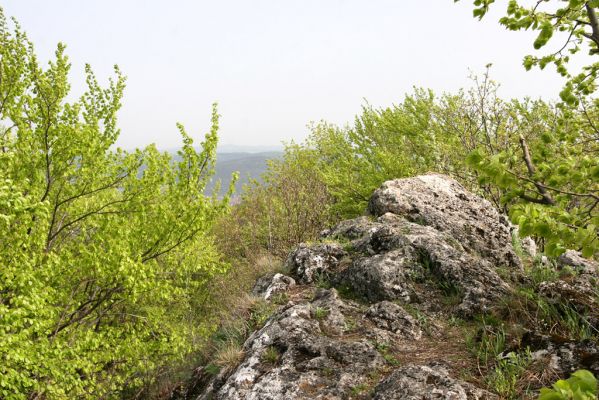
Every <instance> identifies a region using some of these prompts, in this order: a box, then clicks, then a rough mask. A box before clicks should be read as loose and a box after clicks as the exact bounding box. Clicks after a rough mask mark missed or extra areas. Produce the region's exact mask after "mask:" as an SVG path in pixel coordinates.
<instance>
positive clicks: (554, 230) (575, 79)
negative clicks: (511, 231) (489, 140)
mask: <svg viewBox="0 0 599 400" xmlns="http://www.w3.org/2000/svg"><path fill="white" fill-rule="evenodd" d="M492 3H494V0H476V1H474V6H475V8H474V16H475V17H478V18H482V17H483V16H484V15H485V14H486V13H487V12H488V10H489V7H490V5H491V4H492ZM598 7H599V2H598V1H593V0H591V1H577V0H567V1H566V0H562V1H557V2H548V1H542V0H538V1H535V2H533V4H532V5H530V6H525V5H522V4H521V2H519V1H516V0H510V1H509V2H508V7H507V12H506V15H505V16H504V17H502V18H501V19H500V23H501V24H502V25H504V26H505V27H506V28H508V29H510V30H514V31H519V30H529V29H530V30H534V31H537V32H538V36H537V38H536V40H535V41H534V43H533V46H534V48H535V49H541V48H543V47H544V46H546V45H547V44H548V43H550V41H551V40H552V38H554V39H555V40H561V41H562V42H561V47H560V48H559V49H558V50H557V51H555V52H551V53H549V54H546V55H544V56H542V57H536V56H532V55H529V56H526V57H525V59H524V66H525V68H526V69H530V68H531V67H533V66H538V67H540V68H544V67H545V66H546V65H548V64H550V63H553V64H554V65H555V66H556V68H557V71H558V72H559V73H560V74H561V75H562V76H564V77H566V78H567V81H566V85H565V87H564V89H563V90H562V91H561V93H560V97H561V98H562V100H563V103H562V104H560V105H559V106H558V107H556V108H555V109H554V110H549V112H548V113H547V115H546V117H545V119H544V122H543V123H541V124H538V125H536V126H535V131H531V132H530V133H528V134H527V133H521V134H519V135H518V143H517V144H516V143H512V145H511V146H510V147H509V148H507V149H505V150H504V151H502V152H500V153H499V154H495V155H493V156H492V157H488V156H486V155H485V154H483V153H482V152H481V151H480V149H478V150H477V151H474V152H473V153H472V154H471V155H470V157H469V162H470V165H471V166H473V167H474V168H475V169H476V170H477V171H478V172H479V173H480V174H481V175H482V176H483V178H482V180H483V181H484V182H486V184H492V185H495V186H497V187H498V188H499V190H500V191H501V192H502V193H504V194H505V196H504V201H506V202H511V201H516V202H517V203H518V205H517V206H516V207H513V208H512V209H511V217H512V220H513V221H514V222H516V223H518V225H519V226H520V228H521V229H520V232H521V233H522V234H523V235H527V234H532V235H536V236H538V237H540V238H541V239H542V240H543V241H545V242H546V243H545V244H546V251H547V253H548V254H550V255H559V254H560V253H562V252H563V251H565V249H566V248H574V249H579V250H581V251H582V252H583V254H584V255H585V256H587V257H591V256H596V255H597V253H598V252H599V239H598V236H599V230H598V227H599V213H598V211H597V210H598V207H597V205H598V204H599V148H598V147H597V146H598V144H599V130H598V129H597V127H598V126H599V124H598V120H597V116H598V110H599V101H598V100H597V99H593V98H592V96H591V95H592V94H593V93H594V92H595V90H596V78H597V71H598V70H599V62H596V61H594V57H596V56H597V55H598V54H599V47H598V46H599V21H598V19H597V14H596V13H597V9H598ZM555 33H557V34H556V35H554V34H555ZM585 47H586V48H587V49H588V53H589V55H590V56H591V58H590V59H589V62H588V63H586V65H585V66H584V67H583V68H582V72H580V73H571V72H570V71H569V70H568V68H567V66H568V63H569V61H570V56H571V55H573V54H576V53H579V52H580V51H581V49H583V48H585ZM518 114H519V115H518V119H517V121H516V122H517V123H518V124H522V123H527V121H528V120H527V116H526V113H523V112H520V111H519V112H518Z"/></svg>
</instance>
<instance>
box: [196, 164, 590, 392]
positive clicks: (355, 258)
mask: <svg viewBox="0 0 599 400" xmlns="http://www.w3.org/2000/svg"><path fill="white" fill-rule="evenodd" d="M369 211H370V213H371V215H370V216H364V217H359V218H356V219H353V220H348V221H343V222H341V223H339V224H338V225H337V226H335V227H333V228H331V229H329V230H326V231H324V232H323V233H322V238H323V241H322V243H317V244H312V245H306V244H304V245H301V246H299V247H298V248H297V249H296V250H295V251H293V252H292V253H291V254H290V255H289V257H288V260H287V267H288V270H289V271H290V272H291V275H292V277H287V276H284V275H281V274H276V275H274V276H273V275H271V276H268V277H265V278H264V279H261V280H260V281H259V282H258V283H257V285H256V289H255V294H256V295H259V296H262V297H263V298H266V299H269V298H271V297H272V296H273V295H274V294H276V293H283V292H288V293H289V297H286V298H285V301H286V302H287V303H286V304H285V305H281V306H280V307H279V309H278V311H276V312H275V314H274V315H273V316H272V317H271V318H270V319H269V320H268V322H267V323H266V324H265V325H264V326H263V327H262V328H261V329H259V330H257V331H256V332H254V333H253V334H252V335H251V336H250V337H249V338H248V339H247V340H246V342H245V344H244V345H243V352H244V357H243V360H242V361H241V363H240V364H239V365H238V366H236V367H235V368H232V369H224V370H221V371H220V373H219V374H218V375H217V376H215V377H212V378H211V379H209V380H208V381H207V382H206V384H205V385H204V389H203V391H202V394H201V395H200V396H199V397H198V399H200V400H208V399H214V400H224V399H248V400H269V399H273V400H274V399H277V400H279V399H321V400H325V399H327V400H335V399H339V400H341V399H378V400H391V399H414V400H416V399H418V400H420V399H464V400H468V399H494V398H497V396H495V395H494V394H492V393H490V392H488V391H485V390H483V389H482V388H481V387H478V386H477V382H466V381H464V380H463V378H461V376H460V371H462V370H463V365H464V364H463V363H464V359H467V358H468V357H471V355H470V354H469V353H468V352H467V351H464V353H463V354H461V353H459V351H457V353H456V348H457V347H458V346H457V345H455V343H458V344H460V343H461V345H462V347H464V348H465V345H464V341H465V338H464V337H463V333H462V332H460V331H459V330H456V329H457V328H456V329H454V328H452V327H451V325H450V324H448V322H447V321H448V319H449V318H458V317H461V318H463V319H466V320H467V319H469V318H471V317H473V316H475V315H480V314H483V313H487V312H489V311H491V310H493V309H494V308H495V307H497V306H498V305H500V304H501V302H502V299H505V298H506V297H507V296H509V295H510V294H511V293H512V292H513V286H512V285H513V283H512V282H511V281H510V280H509V279H510V278H509V276H510V274H515V275H518V274H519V273H520V272H521V271H522V265H521V261H520V259H519V258H518V257H517V256H516V253H515V252H514V249H513V247H512V237H511V233H510V228H509V224H508V223H507V221H506V219H505V218H504V217H503V216H502V215H500V214H499V213H498V212H497V211H496V210H495V209H494V208H493V207H492V206H491V204H490V203H488V202H487V201H485V200H483V199H481V198H479V197H477V196H475V195H473V194H472V193H470V192H468V191H467V190H465V189H464V188H463V187H462V186H461V185H460V184H459V183H457V182H456V181H454V180H452V179H450V178H448V177H445V176H442V175H425V176H419V177H415V178H410V179H400V180H394V181H389V182H386V183H384V184H383V185H382V187H381V188H379V189H377V190H376V191H375V193H374V195H373V196H372V198H371V200H370V203H369ZM583 261H584V260H583ZM583 261H581V260H580V259H578V258H576V257H575V256H574V255H572V254H569V255H568V256H567V257H564V260H562V262H563V263H564V264H570V265H571V264H576V263H578V264H576V265H578V266H577V267H576V268H580V269H583V270H584V272H585V273H589V274H590V272H588V271H590V270H592V269H593V268H594V266H593V265H590V264H588V263H586V264H584V265H583V266H580V264H581V263H583ZM581 279H582V278H581ZM585 279H586V278H585ZM296 282H297V285H296ZM584 282H585V285H586V286H585V288H587V289H588V290H587V291H585V292H584V293H583V294H581V295H580V296H578V297H584V296H586V297H584V299H582V300H581V302H583V303H584V304H587V305H588V304H589V302H593V301H596V299H595V298H594V297H593V290H592V288H588V287H587V286H588V279H587V280H585V281H584ZM573 284H574V283H567V282H563V283H559V282H557V283H556V282H554V283H546V284H545V283H544V284H541V285H540V288H541V289H540V290H544V291H546V292H547V298H548V299H552V298H554V297H559V296H566V297H568V296H569V297H573V295H572V291H573V290H575V288H574V287H571V286H568V285H573ZM329 285H330V286H329ZM316 286H319V287H316ZM290 288H293V290H292V291H290ZM578 297H577V298H578ZM570 300H571V301H572V302H573V304H574V305H575V306H576V307H579V309H580V310H582V309H583V308H584V305H581V304H576V303H575V300H573V299H570ZM593 304H595V303H593ZM535 338H537V339H535V340H536V342H535V346H534V348H533V349H532V350H534V351H535V353H534V356H535V357H537V358H538V357H543V356H545V355H546V356H547V357H552V362H553V363H554V364H556V363H558V364H559V360H564V361H563V362H562V364H563V365H562V364H560V365H562V367H561V368H562V370H563V371H565V370H566V369H568V368H569V369H572V368H575V367H576V366H577V365H578V366H579V365H581V364H580V362H579V361H580V357H582V356H581V355H579V353H580V354H582V350H580V351H579V352H578V353H577V351H578V350H577V349H579V347H580V345H576V344H573V343H562V344H560V345H559V346H558V345H554V344H552V343H550V339H547V337H545V336H542V337H541V339H538V337H537V336H535ZM533 341H534V340H532V339H531V343H532V342H533ZM577 346H578V347H577ZM580 348H581V349H582V348H584V350H588V351H591V352H592V351H595V350H596V346H595V347H593V345H590V344H586V345H585V346H583V347H580ZM456 354H457V355H458V356H460V354H461V356H462V357H461V358H460V357H456ZM587 358H588V357H587ZM556 360H557V361H556ZM593 360H594V359H593ZM593 362H594V361H593ZM593 365H594V364H593ZM563 371H562V372H563Z"/></svg>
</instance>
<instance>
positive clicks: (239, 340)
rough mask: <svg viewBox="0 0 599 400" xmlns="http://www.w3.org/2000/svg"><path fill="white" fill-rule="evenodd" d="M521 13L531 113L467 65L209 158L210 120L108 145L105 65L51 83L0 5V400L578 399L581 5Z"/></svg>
mask: <svg viewBox="0 0 599 400" xmlns="http://www.w3.org/2000/svg"><path fill="white" fill-rule="evenodd" d="M525 3H526V4H525ZM534 3H535V4H536V5H535V4H533V5H532V6H530V5H529V4H528V3H527V2H520V1H515V0H511V1H509V2H507V4H508V7H507V11H506V13H505V15H504V16H503V17H502V18H501V20H500V23H501V24H502V25H503V26H505V27H506V28H507V29H509V30H513V31H520V30H528V31H532V32H534V33H535V34H536V35H537V36H536V39H535V40H534V42H533V43H532V47H533V48H534V49H537V50H540V51H544V50H545V49H546V48H547V47H546V46H547V45H549V44H556V45H557V46H558V51H557V52H554V51H553V50H548V51H547V53H546V54H543V55H539V54H540V53H538V52H535V53H534V55H531V56H526V58H525V59H524V61H523V63H524V67H525V68H526V69H532V68H533V67H539V68H541V69H543V68H545V67H547V68H549V67H552V68H555V69H556V71H557V74H559V75H560V76H562V77H563V79H564V85H563V89H562V90H561V92H560V93H556V100H552V99H537V98H528V97H527V98H514V99H510V98H502V97H500V96H499V94H498V87H499V83H498V82H495V81H494V80H493V70H492V67H491V66H487V68H486V69H485V70H483V71H479V74H478V75H477V74H473V76H472V79H471V85H470V86H469V87H465V88H463V89H462V90H459V91H455V92H451V93H436V92H434V91H433V90H432V89H429V88H426V87H421V88H420V87H418V88H414V89H413V91H412V92H410V93H407V94H405V95H403V94H398V99H399V100H398V101H397V102H396V103H395V104H393V105H389V106H383V107H374V106H371V105H368V104H365V105H364V106H363V108H362V110H361V111H360V112H359V113H358V115H356V117H355V119H354V120H353V121H351V122H349V123H347V124H345V125H343V126H338V125H335V124H332V123H330V122H327V121H321V122H317V123H313V124H311V125H310V128H309V134H308V137H307V139H306V140H304V141H298V142H291V143H289V144H287V146H286V147H285V149H284V152H283V153H282V154H279V153H277V152H268V153H258V154H226V153H225V154H219V153H217V145H218V140H219V123H220V121H221V116H220V115H219V112H218V107H217V105H216V104H214V105H213V108H212V114H211V119H210V121H206V126H207V129H206V131H207V133H206V134H205V135H204V136H203V140H202V142H201V143H196V142H194V141H193V139H192V135H190V134H189V133H188V132H187V131H186V130H185V128H184V126H183V125H181V124H177V125H176V126H175V125H173V127H174V129H178V131H179V134H180V136H181V139H182V141H183V145H182V147H181V148H180V149H179V150H178V151H177V152H176V154H173V153H172V152H161V151H159V150H158V149H157V147H156V146H155V145H149V146H147V147H144V148H140V149H136V150H132V151H125V150H122V149H121V148H119V147H117V146H116V141H117V139H118V137H119V134H120V130H119V124H118V113H119V109H120V108H121V106H122V102H125V101H127V99H126V98H124V97H123V93H124V89H125V83H126V82H125V77H124V75H123V73H122V72H121V70H120V69H119V68H118V67H116V66H115V68H114V73H113V75H112V77H111V78H110V80H109V81H108V82H107V83H105V84H102V83H100V82H98V79H97V78H96V76H95V75H94V72H93V68H92V66H89V65H87V66H86V67H85V77H86V87H87V89H86V91H85V92H84V93H83V94H81V93H71V91H70V83H69V82H70V72H71V71H70V67H71V64H70V61H69V59H68V57H67V51H66V47H65V45H63V44H58V46H57V48H56V53H55V55H54V57H53V58H52V60H51V61H50V62H49V63H47V64H44V63H41V62H40V61H39V59H38V56H37V54H36V51H35V48H34V46H33V43H31V41H30V40H29V39H28V36H27V34H26V33H25V31H26V27H25V28H22V27H21V26H20V25H19V24H18V23H17V22H16V21H11V20H8V19H7V18H6V16H5V15H4V14H3V12H2V9H1V8H0V399H7V400H12V399H49V400H52V399H88V398H89V399H169V398H179V399H182V398H189V399H191V398H199V399H210V398H216V399H227V398H230V399H237V398H248V399H256V398H264V399H271V398H272V399H274V398H289V399H294V398H298V399H303V398H306V399H307V398H321V399H325V398H334V399H341V398H343V399H346V398H347V399H379V400H385V399H399V398H413V399H419V398H432V397H423V396H429V394H430V393H433V392H435V391H437V392H435V393H440V396H441V397H438V398H444V399H453V398H459V399H486V398H489V399H491V398H501V399H519V398H530V399H533V398H540V399H545V400H548V399H580V400H584V399H593V398H596V395H597V381H596V379H595V378H594V375H595V376H596V375H597V373H598V372H599V361H598V360H599V352H598V348H599V316H598V315H597V309H598V308H597V306H598V304H599V289H598V286H597V283H598V282H599V267H598V264H597V259H598V258H599V100H598V99H597V97H596V93H597V91H596V78H597V73H598V72H599V61H597V57H599V20H598V18H597V15H596V12H597V11H599V1H594V0H593V1H575V0H568V1H557V2H544V1H539V2H534ZM495 6H499V4H494V1H493V0H485V1H481V0H477V1H474V16H475V17H477V18H479V19H482V18H483V17H484V16H485V15H486V14H487V12H488V10H489V8H490V7H495ZM482 23H493V22H492V21H483V22H481V24H482ZM446 29H450V27H449V26H448V27H446ZM576 55H582V56H583V57H581V58H580V60H582V61H577V62H570V60H571V58H572V59H573V58H574V57H575V56H576ZM456 62H457V61H456ZM514 62H515V63H517V62H518V60H514ZM581 65H582V66H581ZM576 68H579V70H576ZM531 73H534V72H531ZM408 78H409V77H407V78H405V77H404V79H408ZM348 84H350V83H348ZM226 117H227V116H226V115H225V116H223V117H222V118H226ZM267 160H269V161H268V162H266V161H267ZM415 176H418V177H417V178H413V177H415ZM248 177H251V178H256V180H255V181H253V182H251V183H250V184H247V185H242V184H243V183H249V182H250V180H249V179H248ZM216 181H221V182H222V186H221V188H220V190H219V191H215V189H214V188H215V186H214V184H215V182H216ZM242 186H243V187H242ZM233 198H234V199H235V201H232V199H233ZM272 338H278V339H277V340H274V339H272ZM269 340H270V341H269ZM435 351H438V353H435ZM442 362H446V364H443V365H441V364H438V363H442ZM289 371H295V372H294V373H293V374H292V373H290V372H289ZM350 381H351V382H350ZM354 381H355V382H356V383H354ZM555 382H557V383H555ZM415 387H417V388H420V389H418V390H420V391H418V390H417V389H414V388H415ZM456 393H457V394H456ZM454 395H455V396H457V397H452V396H454ZM261 396H262V397H261ZM281 396H283V397H281ZM319 396H320V397H319ZM327 396H329V397H327ZM402 396H404V397H402ZM406 396H407V397H406ZM409 396H412V397H409ZM435 398H437V397H435Z"/></svg>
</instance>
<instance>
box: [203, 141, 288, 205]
mask: <svg viewBox="0 0 599 400" xmlns="http://www.w3.org/2000/svg"><path fill="white" fill-rule="evenodd" d="M282 156H283V152H282V151H266V152H260V153H252V152H232V153H229V152H224V153H217V154H216V166H215V172H214V177H213V178H212V180H211V181H210V183H209V184H208V186H207V187H206V193H212V191H213V190H214V186H215V185H216V182H218V181H220V182H221V189H220V193H219V194H221V195H222V194H224V193H225V192H226V190H227V189H228V187H229V184H230V183H231V174H233V172H236V171H237V172H239V179H238V180H237V183H236V184H235V193H236V194H240V193H241V189H242V188H243V185H245V184H247V183H248V182H250V180H251V179H257V180H258V181H260V178H261V175H262V174H263V173H264V172H266V169H267V167H268V160H273V159H279V158H281V157H282Z"/></svg>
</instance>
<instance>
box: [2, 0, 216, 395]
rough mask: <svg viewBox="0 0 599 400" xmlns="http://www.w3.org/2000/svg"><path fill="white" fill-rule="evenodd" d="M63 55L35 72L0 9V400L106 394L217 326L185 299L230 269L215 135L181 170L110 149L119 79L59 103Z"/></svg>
mask: <svg viewBox="0 0 599 400" xmlns="http://www.w3.org/2000/svg"><path fill="white" fill-rule="evenodd" d="M64 50H65V48H64V46H63V45H61V44H59V45H58V48H57V50H56V56H55V58H54V60H52V61H51V62H49V63H48V65H47V67H45V68H44V67H42V66H41V65H40V63H39V61H38V59H37V58H36V56H35V53H34V50H33V45H32V44H31V43H30V42H29V40H28V39H27V37H26V35H25V34H24V33H23V31H22V30H21V28H20V27H19V25H18V24H17V23H16V22H15V23H14V27H11V25H10V24H9V23H8V21H7V20H6V19H5V17H4V15H3V14H2V12H1V10H0V121H1V123H2V127H1V129H0V232H2V234H1V235H0V397H1V398H4V399H26V398H48V399H61V398H69V399H70V398H80V397H94V398H100V397H116V396H117V394H118V393H119V391H121V390H123V389H124V388H131V387H135V386H138V385H139V384H141V382H142V380H143V379H146V377H147V376H148V374H151V373H152V371H154V370H155V369H156V368H159V367H161V366H162V365H164V364H165V363H168V362H169V361H172V360H174V359H178V358H180V357H182V356H183V355H184V354H186V353H187V352H189V351H190V350H191V349H192V348H193V347H194V346H195V345H196V344H197V341H198V340H200V339H201V338H202V337H203V336H204V335H205V334H206V333H207V332H208V331H210V329H212V324H213V323H214V321H211V320H209V319H206V318H204V317H205V316H203V315H201V314H199V313H198V312H197V308H196V304H195V301H196V300H195V299H196V298H197V297H198V296H199V294H201V293H202V291H203V290H204V288H205V287H206V284H207V283H208V282H209V281H210V279H211V277H212V276H214V275H215V274H217V273H220V272H222V271H224V269H225V268H226V265H225V264H224V263H223V262H221V260H220V256H219V254H218V252H217V251H216V249H215V248H214V245H213V243H212V239H211V237H210V236H209V235H207V233H206V232H208V230H209V229H210V227H211V226H212V224H213V221H214V220H215V219H216V218H217V217H218V216H219V215H221V214H222V213H223V212H224V211H225V210H226V208H227V202H228V197H226V198H224V199H222V200H218V199H216V198H214V197H206V196H205V195H204V194H203V189H204V187H205V185H206V183H207V182H208V180H209V179H210V178H211V176H212V172H213V166H214V159H215V151H216V142H217V130H218V117H219V116H218V114H217V112H216V108H214V110H213V115H212V128H211V130H210V132H209V133H208V134H207V135H206V137H205V140H204V142H203V143H202V147H201V150H200V151H199V152H197V151H196V150H194V147H193V141H192V139H191V137H190V136H188V135H187V134H186V132H185V131H184V129H183V127H182V126H179V130H180V133H181V135H182V137H183V147H182V149H181V151H180V152H179V156H180V158H181V161H180V162H178V163H175V162H174V161H173V160H172V158H171V156H170V155H168V154H163V153H160V152H159V151H157V150H156V148H155V147H154V146H149V147H147V148H145V149H143V150H136V151H133V152H125V151H122V150H120V149H118V148H115V147H114V143H115V141H116V139H117V137H118V134H119V130H118V128H117V111H118V110H119V108H120V106H121V99H122V94H123V89H124V85H125V78H124V77H123V75H122V74H121V73H120V71H119V70H118V68H116V67H115V76H114V78H113V79H111V80H110V83H109V85H108V87H106V88H102V87H101V86H100V85H99V84H98V82H97V81H96V78H95V76H94V74H93V73H92V71H91V69H90V67H89V66H87V67H86V75H87V91H86V92H85V93H84V94H83V95H82V96H81V97H80V98H79V99H78V100H76V101H72V102H69V101H67V95H68V93H69V84H68V73H69V68H70V64H69V62H68V59H67V57H66V56H65V53H64Z"/></svg>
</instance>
